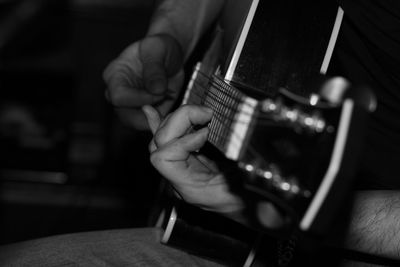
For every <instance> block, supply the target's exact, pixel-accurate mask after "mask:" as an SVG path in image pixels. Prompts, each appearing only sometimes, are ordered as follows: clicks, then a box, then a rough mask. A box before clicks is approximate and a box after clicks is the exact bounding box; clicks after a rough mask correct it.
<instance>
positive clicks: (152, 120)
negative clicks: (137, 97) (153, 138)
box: [142, 105, 161, 135]
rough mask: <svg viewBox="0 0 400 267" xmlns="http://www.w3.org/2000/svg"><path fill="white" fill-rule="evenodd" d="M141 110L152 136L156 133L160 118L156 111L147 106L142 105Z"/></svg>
mask: <svg viewBox="0 0 400 267" xmlns="http://www.w3.org/2000/svg"><path fill="white" fill-rule="evenodd" d="M142 110H143V112H144V114H145V116H146V119H147V122H148V124H149V127H150V130H151V132H152V133H153V135H154V134H155V133H156V131H157V129H158V127H159V126H160V124H161V117H160V114H159V113H158V111H157V110H156V109H155V108H153V107H152V106H149V105H144V106H143V107H142Z"/></svg>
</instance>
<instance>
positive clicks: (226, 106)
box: [193, 91, 248, 110]
mask: <svg viewBox="0 0 400 267" xmlns="http://www.w3.org/2000/svg"><path fill="white" fill-rule="evenodd" d="M193 94H194V95H195V96H197V97H200V98H201V96H200V95H197V94H196V93H195V92H193ZM210 94H211V96H212V97H215V98H217V101H221V100H219V99H218V96H217V95H216V94H215V93H214V92H212V91H211V92H209V95H210ZM240 100H243V98H242V99H240ZM232 101H233V100H232ZM235 102H237V101H235ZM221 103H222V102H221ZM222 104H224V105H225V108H228V109H231V110H234V109H233V108H232V106H229V105H228V104H226V103H222ZM236 104H238V103H236ZM242 104H244V105H248V103H246V102H243V103H242Z"/></svg>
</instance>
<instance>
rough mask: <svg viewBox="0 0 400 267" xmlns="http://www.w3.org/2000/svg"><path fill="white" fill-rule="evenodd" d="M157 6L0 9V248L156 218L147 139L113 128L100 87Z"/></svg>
mask: <svg viewBox="0 0 400 267" xmlns="http://www.w3.org/2000/svg"><path fill="white" fill-rule="evenodd" d="M154 2H155V1H151V0H146V1H140V0H137V1H134V0H119V1H116V0H57V1H51V0H47V1H46V0H0V92H1V95H0V244H4V243H10V242H15V241H20V240H25V239H30V238H36V237H42V236H48V235H53V234H60V233H68V232H77V231H89V230H98V229H111V228H121V227H141V226H147V225H149V224H151V222H152V221H153V219H154V218H155V216H156V214H155V213H154V210H156V209H155V207H157V206H158V201H157V197H158V190H159V181H160V178H159V176H158V175H157V173H156V172H155V170H154V169H153V168H152V167H151V166H150V164H149V160H148V158H149V157H148V156H149V155H148V152H147V144H148V142H149V141H150V138H151V136H150V134H149V133H147V132H139V131H135V130H133V129H130V128H128V127H126V126H124V125H122V124H121V123H120V122H119V120H118V118H117V116H116V115H115V114H114V112H113V108H112V107H111V106H110V105H109V104H108V103H107V102H106V100H105V98H104V90H105V87H106V85H105V84H104V82H103V80H102V72H103V70H104V68H105V67H106V66H107V64H108V63H109V62H110V61H111V60H112V59H114V58H115V57H116V56H117V55H118V54H119V53H120V52H121V51H122V49H123V48H125V47H126V46H127V45H128V44H130V43H132V42H133V41H135V40H137V39H139V38H140V37H141V36H143V35H144V33H145V30H146V28H147V24H148V22H149V20H150V17H151V10H152V7H153V5H154Z"/></svg>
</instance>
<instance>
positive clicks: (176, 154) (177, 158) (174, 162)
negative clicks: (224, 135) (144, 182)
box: [150, 127, 209, 178]
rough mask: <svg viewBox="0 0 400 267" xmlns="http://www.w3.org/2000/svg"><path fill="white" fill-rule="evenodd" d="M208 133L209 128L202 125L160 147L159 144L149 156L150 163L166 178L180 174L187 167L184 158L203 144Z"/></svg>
mask: <svg viewBox="0 0 400 267" xmlns="http://www.w3.org/2000/svg"><path fill="white" fill-rule="evenodd" d="M208 133H209V129H208V128H207V127H204V128H202V129H200V130H198V131H196V132H193V133H191V134H188V135H185V136H184V137H182V138H179V139H176V140H175V141H173V142H170V143H168V144H166V145H164V146H162V147H160V146H159V147H158V149H157V150H155V151H154V152H153V153H152V154H151V156H150V160H151V162H152V164H153V165H154V167H156V168H157V169H158V170H159V171H160V172H161V173H162V174H163V175H164V176H165V177H167V178H171V177H180V176H182V171H185V169H187V168H188V165H187V162H186V160H187V159H188V157H189V155H190V153H192V152H194V151H197V150H199V149H200V148H201V147H202V146H204V143H205V142H206V141H207V136H208Z"/></svg>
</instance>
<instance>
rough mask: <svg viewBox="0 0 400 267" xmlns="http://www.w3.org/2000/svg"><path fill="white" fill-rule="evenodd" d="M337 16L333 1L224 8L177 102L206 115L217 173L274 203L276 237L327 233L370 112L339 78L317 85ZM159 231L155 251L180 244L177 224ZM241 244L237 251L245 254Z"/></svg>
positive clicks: (255, 0) (367, 99)
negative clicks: (202, 108) (160, 245)
mask: <svg viewBox="0 0 400 267" xmlns="http://www.w3.org/2000/svg"><path fill="white" fill-rule="evenodd" d="M232 8H233V9H232ZM232 10H234V11H232ZM342 17H343V11H342V10H341V9H340V8H339V7H338V6H337V3H336V1H318V0H306V1H297V0H282V1H267V0H246V1H228V3H227V9H226V10H225V11H224V14H223V22H222V23H221V25H220V26H219V27H218V28H217V30H216V33H215V37H214V39H213V41H212V42H211V44H210V47H209V49H208V50H207V52H206V53H205V56H204V58H203V60H202V62H201V63H198V64H197V65H196V68H195V71H194V72H193V74H192V78H191V80H190V81H189V83H188V88H187V90H186V93H185V96H184V99H183V104H199V105H206V106H208V107H211V108H212V109H213V110H214V117H213V119H212V121H211V123H210V124H209V128H210V135H209V138H208V141H209V143H210V144H212V146H213V147H215V148H216V149H217V150H218V151H219V152H218V153H220V154H221V155H222V156H223V157H224V158H225V159H226V161H227V162H228V164H229V163H230V164H232V166H235V167H234V168H230V167H229V168H225V169H221V171H223V172H225V175H226V177H228V178H230V177H233V176H240V179H239V182H238V181H237V180H236V181H234V182H235V184H240V186H241V187H242V188H245V190H247V192H249V193H251V194H253V195H254V196H256V197H257V198H259V199H263V200H267V201H270V202H272V203H273V204H275V206H276V208H277V209H278V210H280V211H281V212H282V214H283V216H284V219H285V220H284V221H285V223H284V225H283V227H282V229H283V231H282V232H285V231H286V233H288V232H291V231H293V229H296V230H300V231H302V232H306V233H310V234H313V235H320V236H321V235H323V233H324V232H326V231H327V228H328V227H329V223H330V222H331V221H332V217H333V215H334V211H335V210H336V209H337V208H338V207H339V206H340V199H341V198H343V195H344V194H345V193H346V191H347V189H348V187H349V184H350V182H351V177H352V176H353V174H354V173H353V172H354V169H355V168H354V166H355V164H356V159H357V154H358V151H359V149H360V144H361V142H362V138H361V137H362V129H363V125H364V124H365V119H366V117H367V114H368V112H369V111H370V110H369V109H370V107H371V106H373V105H372V104H371V103H373V96H372V95H369V94H368V93H367V95H365V94H364V95H363V93H364V92H365V90H362V91H363V92H362V93H360V92H361V90H359V89H357V88H351V87H350V85H349V83H348V82H347V81H345V80H344V79H341V78H336V79H334V80H333V82H331V83H330V84H329V86H327V85H326V83H324V82H321V81H322V78H321V75H324V74H325V73H326V71H327V69H328V67H329V62H330V59H331V56H332V53H333V49H334V46H335V42H336V38H337V36H338V33H339V29H340V24H341V20H342ZM232 19H234V20H232ZM322 84H324V85H323V90H322V92H321V91H320V90H318V86H321V85H322ZM350 89H351V90H350ZM349 91H350V92H351V93H349ZM327 92H328V93H327ZM333 92H335V93H333ZM337 92H338V93H337ZM332 95H334V96H335V97H332ZM360 95H362V96H361V97H360ZM207 156H209V155H207ZM210 156H211V157H212V156H213V155H210ZM238 174H239V175H238ZM232 179H233V178H232ZM176 216H177V215H174V216H172V217H169V220H168V221H169V222H171V221H173V222H176V221H177V217H176ZM181 221H182V220H181ZM167 225H170V226H169V228H168V227H167V228H168V231H166V235H165V236H164V238H163V241H164V243H173V245H175V246H176V244H178V243H182V242H176V240H177V239H174V238H173V237H172V236H173V233H174V232H175V233H178V232H180V231H181V230H179V229H178V228H176V225H182V223H180V224H175V223H173V224H172V225H175V227H174V226H171V224H168V223H167ZM196 228H197V229H199V227H198V226H197V227H196ZM186 233H187V232H186ZM195 236H197V237H198V236H199V235H197V234H196V235H195ZM181 237H182V235H181ZM224 238H225V237H224ZM224 238H223V239H224ZM239 239H240V238H239ZM171 240H175V241H172V242H171ZM237 240H238V239H237ZM242 241H243V240H240V242H239V244H240V245H239V246H238V247H242V248H247V249H249V248H251V247H252V246H253V245H243V242H242ZM247 241H249V240H247ZM253 241H254V242H257V238H255V239H254V240H253ZM254 242H250V243H253V244H254ZM183 243H184V242H183ZM211 243H212V242H211ZM228 243H229V242H228ZM245 243H246V242H245ZM178 246H179V245H178ZM181 247H182V248H183V249H185V247H190V248H191V246H190V245H183V246H181ZM205 247H207V246H205ZM235 249H236V248H232V251H235ZM189 250H191V249H189ZM203 252H204V251H203ZM199 254H200V255H201V254H203V255H205V256H206V257H211V258H212V257H213V256H212V255H211V254H212V253H211V254H210V253H208V252H207V253H199ZM245 254H246V255H247V256H246V257H244V258H245V260H244V261H243V260H242V261H240V262H241V264H244V265H245V266H251V264H252V262H253V259H254V257H253V256H251V253H250V254H248V253H245ZM210 255H211V256H210ZM235 255H242V254H239V253H235ZM242 256H243V255H242ZM242 256H241V257H242ZM242 258H243V257H242Z"/></svg>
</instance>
